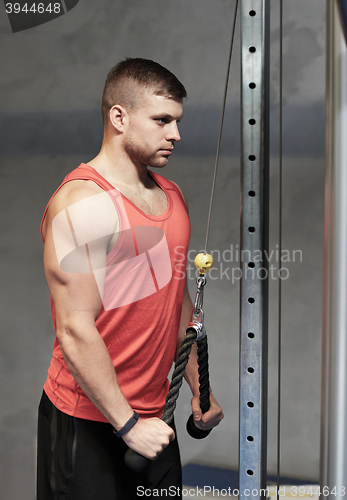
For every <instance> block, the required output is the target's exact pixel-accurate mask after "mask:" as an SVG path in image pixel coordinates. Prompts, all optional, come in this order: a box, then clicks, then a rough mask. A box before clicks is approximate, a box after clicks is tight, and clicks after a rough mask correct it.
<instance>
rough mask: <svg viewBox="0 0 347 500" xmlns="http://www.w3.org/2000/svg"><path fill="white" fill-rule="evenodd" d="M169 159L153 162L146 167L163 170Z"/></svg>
mask: <svg viewBox="0 0 347 500" xmlns="http://www.w3.org/2000/svg"><path fill="white" fill-rule="evenodd" d="M168 161H169V158H162V159H161V160H154V161H152V162H151V163H150V164H149V165H148V166H149V167H152V168H163V167H165V165H167V163H168Z"/></svg>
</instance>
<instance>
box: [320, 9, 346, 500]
mask: <svg viewBox="0 0 347 500" xmlns="http://www.w3.org/2000/svg"><path fill="white" fill-rule="evenodd" d="M326 70H327V85H326V97H327V108H326V109H327V133H326V137H327V145H326V146H327V147H326V189H325V193H326V197H325V221H326V222H325V251H324V305H323V311H324V312H323V366H322V419H321V471H320V486H321V492H322V494H323V495H324V496H325V497H328V498H331V499H333V498H334V499H335V500H336V499H338V498H341V499H342V498H343V497H344V496H345V495H346V490H347V363H346V360H347V309H346V302H347V197H346V193H347V145H346V137H345V135H346V130H347V87H346V81H347V46H346V41H345V38H344V36H343V30H342V24H341V19H340V17H339V10H338V2H337V0H327V68H326Z"/></svg>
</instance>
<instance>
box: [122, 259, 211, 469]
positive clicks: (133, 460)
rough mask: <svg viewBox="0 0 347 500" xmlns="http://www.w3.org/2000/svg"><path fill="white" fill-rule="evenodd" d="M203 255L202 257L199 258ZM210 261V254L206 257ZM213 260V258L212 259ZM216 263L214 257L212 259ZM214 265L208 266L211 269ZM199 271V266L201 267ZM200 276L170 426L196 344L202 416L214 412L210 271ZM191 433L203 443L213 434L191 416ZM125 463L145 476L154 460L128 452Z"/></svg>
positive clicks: (171, 394) (167, 418) (171, 397)
mask: <svg viewBox="0 0 347 500" xmlns="http://www.w3.org/2000/svg"><path fill="white" fill-rule="evenodd" d="M199 255H201V254H199ZM205 257H206V254H205ZM208 257H210V256H208ZM211 259H212V257H211ZM211 266H212V262H211V263H210V265H209V266H208V268H210V267H211ZM197 267H198V266H197ZM199 272H200V275H199V277H198V278H197V280H196V281H197V291H196V295H195V301H194V309H193V312H192V316H191V320H190V323H189V326H188V328H187V329H186V332H185V337H184V339H183V341H182V344H181V347H180V350H179V353H178V357H177V361H176V363H175V369H174V371H173V374H172V378H171V383H170V386H169V391H168V394H167V396H166V401H165V406H164V410H163V415H162V417H161V419H162V420H163V422H165V423H166V424H168V425H170V424H171V422H172V420H173V415H174V411H175V408H176V403H177V399H178V395H179V390H180V388H181V386H182V383H183V377H184V373H185V369H186V366H187V364H188V361H189V355H190V353H191V350H192V347H193V344H194V342H197V350H198V373H199V393H200V408H201V411H202V413H206V412H207V411H208V410H209V408H210V382H209V370H208V350H207V335H206V330H205V326H204V312H203V309H202V304H203V289H204V286H205V284H206V278H205V276H204V274H205V272H206V268H199ZM187 431H188V433H189V434H190V435H191V436H192V437H193V438H195V439H202V438H204V437H206V436H207V435H208V434H209V433H210V432H211V429H209V430H206V431H205V430H202V429H198V428H197V427H196V425H195V424H194V418H193V415H190V417H189V419H188V422H187ZM124 461H125V463H126V464H127V465H128V466H129V467H130V468H131V469H132V470H134V471H136V472H141V471H142V470H143V469H144V468H145V467H146V466H147V465H148V464H149V462H150V460H149V459H148V458H146V457H144V456H142V455H140V454H139V453H137V452H135V451H134V450H131V449H129V450H127V452H126V453H125V456H124Z"/></svg>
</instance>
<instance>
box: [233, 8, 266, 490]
mask: <svg viewBox="0 0 347 500" xmlns="http://www.w3.org/2000/svg"><path fill="white" fill-rule="evenodd" d="M269 20H270V4H269V0H242V2H241V30H242V31H241V52H242V54H241V60H242V71H241V74H242V82H241V89H242V90H241V104H242V107H241V109H242V112H241V149H242V151H241V196H242V201H241V207H242V212H241V263H240V265H241V269H242V279H241V301H240V430H239V494H240V497H247V499H256V498H261V497H265V496H266V491H265V490H266V461H267V378H268V377H267V371H268V359H267V357H268V355H267V351H268V261H267V259H266V255H265V251H268V239H269V58H270V49H269V32H270V27H269ZM259 251H261V254H262V255H263V260H262V262H258V260H259V259H255V258H254V257H255V256H259ZM267 255H268V253H267Z"/></svg>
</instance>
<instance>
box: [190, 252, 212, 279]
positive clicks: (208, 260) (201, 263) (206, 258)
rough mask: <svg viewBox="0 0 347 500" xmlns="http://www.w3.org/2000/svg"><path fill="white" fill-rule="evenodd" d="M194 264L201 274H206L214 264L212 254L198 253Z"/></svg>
mask: <svg viewBox="0 0 347 500" xmlns="http://www.w3.org/2000/svg"><path fill="white" fill-rule="evenodd" d="M194 264H195V267H196V268H197V270H198V271H199V273H200V274H205V273H206V272H207V271H209V270H210V269H211V267H212V265H213V259H212V255H210V254H209V253H198V255H197V256H196V257H195V259H194Z"/></svg>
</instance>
